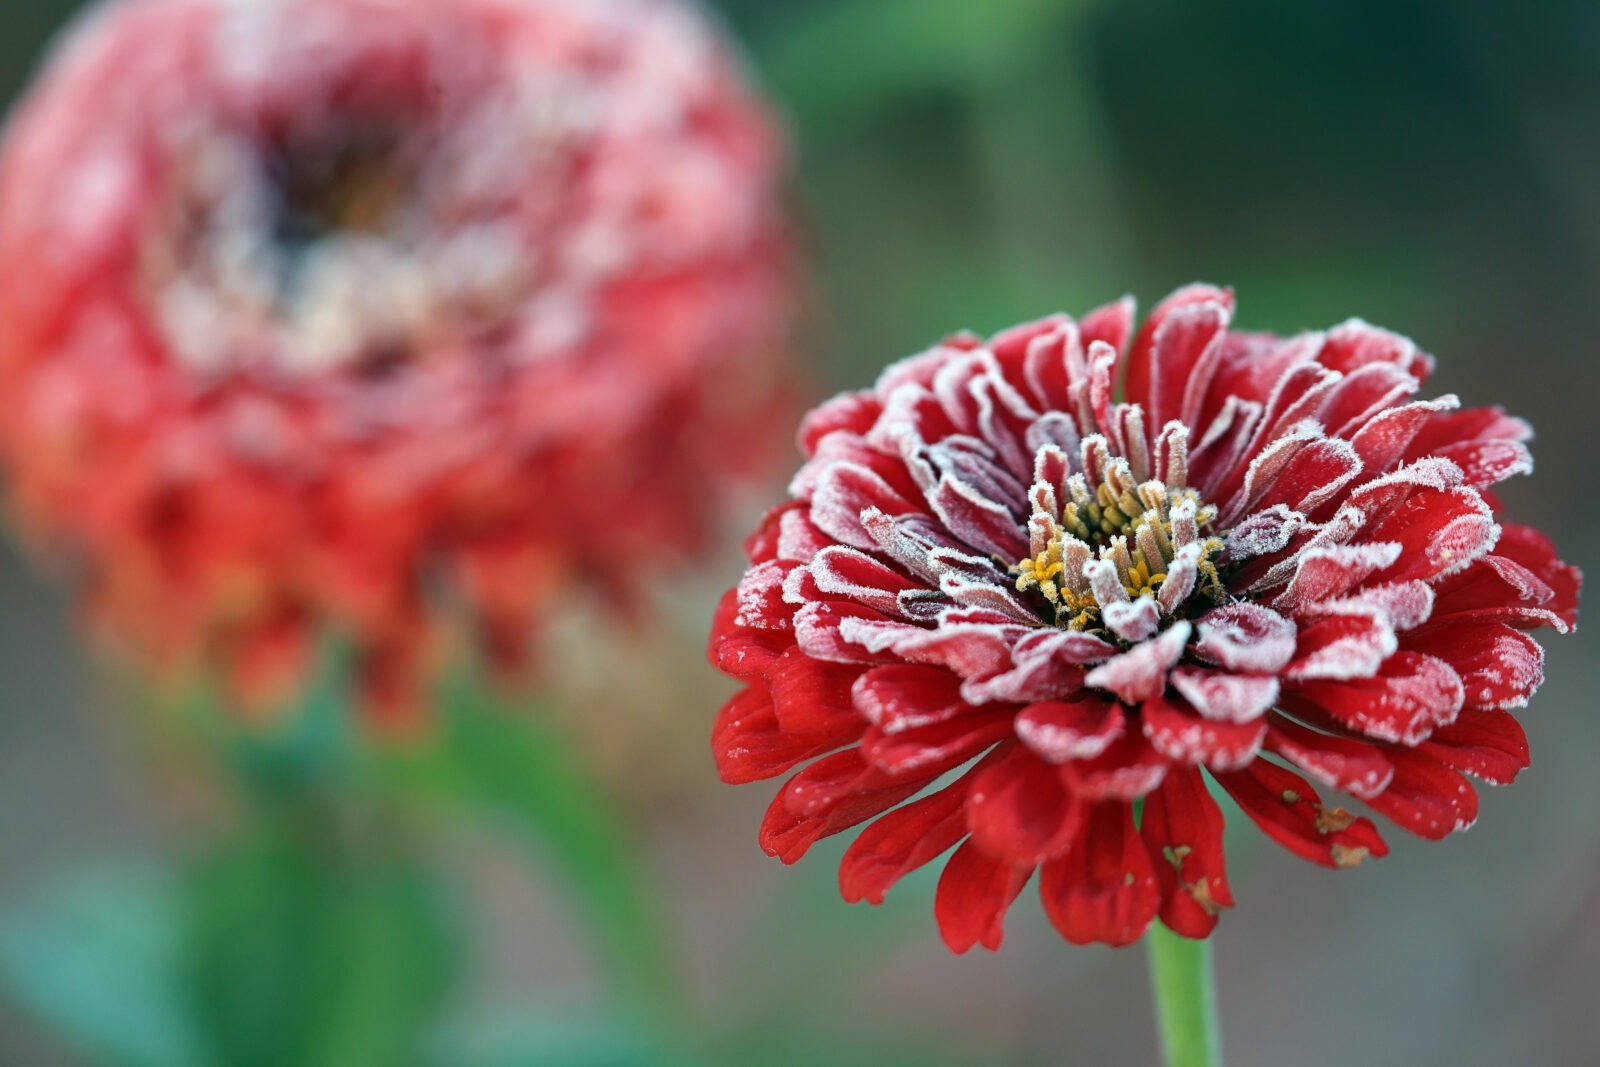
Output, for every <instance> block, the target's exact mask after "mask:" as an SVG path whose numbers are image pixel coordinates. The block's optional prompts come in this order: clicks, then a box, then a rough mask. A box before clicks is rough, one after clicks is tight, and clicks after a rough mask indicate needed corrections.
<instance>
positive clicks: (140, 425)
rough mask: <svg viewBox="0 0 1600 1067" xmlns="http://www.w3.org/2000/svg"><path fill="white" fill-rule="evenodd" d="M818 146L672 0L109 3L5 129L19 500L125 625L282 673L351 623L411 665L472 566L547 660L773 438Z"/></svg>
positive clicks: (372, 657)
mask: <svg viewBox="0 0 1600 1067" xmlns="http://www.w3.org/2000/svg"><path fill="white" fill-rule="evenodd" d="M781 147H782V146H781V143H780V137H779V136H778V131H777V129H776V127H775V125H774V123H773V122H772V121H771V119H770V117H769V116H768V115H767V114H766V112H765V111H764V109H763V107H762V106H761V104H760V103H759V101H757V100H756V99H755V98H754V97H753V96H752V94H751V92H750V90H749V88H748V87H747V85H746V84H745V82H744V80H743V78H742V77H741V74H740V72H739V70H738V69H736V63H735V61H734V59H733V58H732V57H731V56H730V54H729V50H728V48H727V46H726V44H725V42H724V41H723V40H722V39H721V38H720V36H719V35H718V34H717V33H715V32H713V30H712V29H711V28H710V27H709V26H708V25H707V24H706V22H705V21H703V20H702V19H701V18H700V17H699V16H698V15H697V14H696V12H695V10H694V9H692V8H690V7H687V6H686V5H684V4H682V3H677V2H668V0H260V2H255V3H244V4H241V3H231V2H227V0H123V2H120V3H112V4H109V5H107V6H105V7H102V8H100V9H99V10H98V11H97V12H96V13H95V14H94V15H93V16H92V17H90V18H89V19H88V20H87V21H86V22H85V23H84V24H83V25H81V26H79V27H78V28H77V29H76V30H75V31H74V32H73V33H72V35H71V36H70V38H69V39H68V40H67V42H66V43H65V45H64V46H63V47H62V48H61V49H60V50H59V51H58V52H57V53H56V55H55V56H54V59H53V61H52V62H51V64H50V65H49V67H48V68H47V69H46V71H45V73H44V75H43V77H42V78H41V79H40V81H39V83H38V85H37V86H36V87H35V88H34V89H33V91H32V93H31V95H30V96H29V97H28V98H27V99H26V100H25V101H24V103H23V104H22V106H21V108H20V110H19V112H18V113H17V115H16V117H15V120H14V122H13V124H12V126H11V128H10V130H9V133H8V137H7V140H6V143H5V146H4V155H3V159H0V375H3V389H0V397H3V399H0V444H3V451H4V456H5V459H6V462H7V464H8V467H9V472H10V475H11V478H12V488H13V491H14V493H15V498H16V501H17V503H18V505H19V510H20V511H21V513H22V515H23V517H24V519H25V520H26V521H27V522H28V523H29V525H30V526H31V527H33V528H34V530H35V532H37V533H39V534H40V535H41V536H42V537H43V538H48V539H65V540H67V541H70V542H72V543H74V547H76V548H78V549H80V550H81V552H80V553H79V555H80V556H81V557H82V559H83V561H84V563H85V565H86V569H87V571H88V575H87V577H88V579H89V583H90V590H91V595H92V598H93V602H94V604H95V606H96V608H97V609H98V612H99V614H100V616H101V617H102V618H103V619H105V620H107V621H108V622H110V623H111V624H112V625H113V627H114V629H115V630H116V631H117V632H119V633H120V634H121V635H122V636H124V637H130V638H133V639H134V640H136V641H137V642H139V643H140V644H141V645H142V646H143V647H144V648H145V650H146V651H153V652H156V653H158V654H159V655H161V656H163V657H166V658H171V657H174V656H176V657H180V658H193V657H196V656H204V655H216V656H219V657H221V658H222V659H223V660H224V661H225V662H226V663H227V664H229V666H230V668H231V670H232V671H233V672H234V675H235V678H236V680H238V681H240V682H242V683H243V684H244V685H245V687H246V688H254V687H259V685H260V684H262V683H266V682H269V681H275V682H279V683H281V682H282V681H283V680H284V679H286V678H289V677H292V676H293V674H294V667H295V665H297V664H299V663H300V662H301V661H302V660H303V658H304V652H305V646H306V644H307V643H308V638H309V637H310V636H311V634H312V633H313V632H314V631H315V630H316V629H317V628H318V627H319V626H321V625H323V624H326V623H332V624H335V625H337V626H339V627H342V628H345V629H347V630H350V631H353V632H354V633H355V634H356V635H357V638H358V640H359V642H360V646H361V648H362V650H363V651H364V653H365V656H366V662H367V665H368V669H369V670H368V678H369V681H370V682H372V683H373V685H375V686H376V687H377V688H378V689H379V690H386V691H388V692H390V693H397V694H400V695H402V696H403V695H405V694H407V693H409V692H411V686H412V683H413V682H414V680H415V678H414V675H415V671H416V668H417V654H418V650H419V647H420V644H421V635H422V630H423V628H424V627H423V621H424V619H425V618H426V615H427V613H426V611H425V610H424V608H425V605H424V600H425V594H426V593H427V592H428V591H431V590H432V589H433V588H434V585H435V582H434V579H433V577H431V575H433V574H440V575H443V576H445V577H446V579H448V580H450V581H453V582H454V583H455V588H456V589H457V590H459V591H461V592H462V593H463V594H464V599H465V600H466V601H467V603H468V605H469V607H470V608H471V610H472V613H473V614H474V615H475V617H476V619H477V621H478V622H479V623H480V624H481V627H482V629H483V630H484V631H485V633H486V634H487V635H488V638H489V641H490V647H491V649H492V651H493V652H494V653H495V654H496V655H497V656H498V657H499V658H501V659H502V660H510V659H514V658H515V657H516V656H517V655H518V653H519V652H520V650H521V649H522V648H523V645H524V642H525V640H526V637H527V627H528V624H529V622H530V621H531V620H532V619H533V618H534V617H536V616H537V614H538V612H539V610H540V607H541V605H542V604H543V603H544V602H546V601H547V600H548V598H549V596H550V593H551V589H552V587H553V586H555V585H557V584H558V583H561V582H563V581H565V580H566V579H567V578H568V577H569V576H574V575H582V576H584V577H585V578H586V579H588V580H590V581H591V582H592V583H593V584H594V585H596V586H598V587H600V589H601V590H602V591H603V592H604V593H606V594H608V595H609V596H611V597H613V598H615V599H616V600H618V601H626V600H627V598H628V597H629V594H630V592H632V591H633V590H635V589H636V588H637V587H638V585H639V583H640V579H641V576H642V575H644V574H647V573H649V572H650V571H652V570H656V569H658V568H659V567H660V566H661V565H662V564H663V563H670V562H671V561H672V560H673V559H674V558H677V557H681V556H683V555H685V554H686V553H688V552H690V551H692V550H694V549H695V548H697V547H698V545H699V544H700V542H701V541H702V540H703V539H705V537H706V535H707V534H708V533H709V529H708V527H709V525H710V524H711V522H712V521H713V517H714V515H715V514H716V508H715V506H714V505H715V504H717V502H718V501H719V499H720V498H721V497H722V496H724V495H725V493H726V491H727V489H728V488H729V481H730V479H729V478H728V477H726V476H723V475H722V474H721V473H720V472H726V471H729V469H730V462H729V457H730V453H731V454H732V455H734V456H735V457H740V456H743V457H745V458H748V457H750V456H751V455H752V454H760V453H761V451H762V449H761V448H759V447H757V446H758V445H760V444H761V443H762V441H763V440H764V439H765V433H764V431H765V427H766V425H767V424H769V423H770V422H771V421H773V420H772V418H771V416H772V413H773V404H774V403H775V402H776V401H777V400H778V398H779V396H780V394H781V392H782V390H781V382H780V367H779V362H780V361H779V360H778V359H777V358H776V357H777V356H778V353H779V350H780V347H781V346H782V345H783V343H784V340H785V337H784V334H785V330H786V326H787V320H788V318H789V310H790V307H789V304H790V286H789V281H790V271H789V268H788V261H787V256H786V254H785V251H784V248H783V226H782V220H781V211H780V209H779V201H780V197H779V195H778V193H779V190H778V186H779V184H780V176H781V175H780V165H781V161H782V160H781V157H782V150H781ZM730 442H737V443H738V447H736V448H732V449H730Z"/></svg>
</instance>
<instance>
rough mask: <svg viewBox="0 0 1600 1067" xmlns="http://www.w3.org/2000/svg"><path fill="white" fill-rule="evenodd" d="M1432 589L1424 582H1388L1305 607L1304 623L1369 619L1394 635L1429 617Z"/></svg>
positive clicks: (1430, 615)
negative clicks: (1337, 617)
mask: <svg viewBox="0 0 1600 1067" xmlns="http://www.w3.org/2000/svg"><path fill="white" fill-rule="evenodd" d="M1433 604H1434V596H1433V588H1432V587H1431V586H1429V585H1428V584H1427V583H1425V582H1418V581H1407V582H1391V583H1389V584H1386V585H1375V586H1371V587H1369V588H1366V589H1362V590H1360V591H1359V592H1356V593H1354V594H1352V595H1350V596H1347V597H1343V598H1341V599H1338V600H1327V601H1323V602H1322V603H1320V604H1310V605H1307V607H1306V609H1305V612H1304V614H1305V616H1306V617H1307V619H1308V620H1309V619H1315V618H1322V617H1324V616H1329V615H1371V616H1372V617H1373V618H1375V619H1378V620H1379V621H1380V622H1382V623H1383V624H1384V625H1385V626H1387V627H1389V629H1391V630H1394V631H1395V632H1396V633H1399V632H1401V631H1405V630H1414V629H1416V628H1417V627H1418V626H1421V625H1422V624H1423V623H1425V622H1427V621H1428V620H1429V619H1430V618H1432V617H1433Z"/></svg>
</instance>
